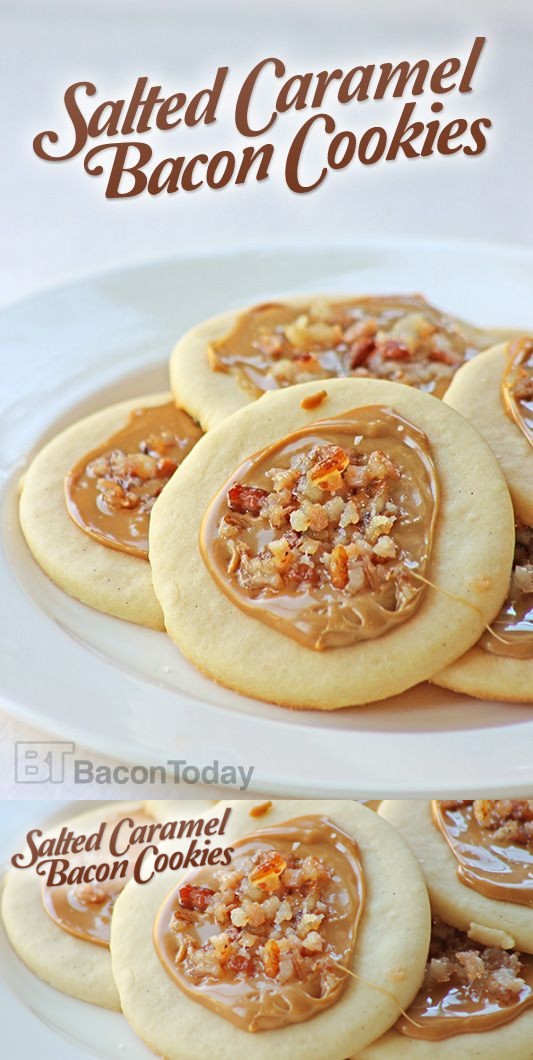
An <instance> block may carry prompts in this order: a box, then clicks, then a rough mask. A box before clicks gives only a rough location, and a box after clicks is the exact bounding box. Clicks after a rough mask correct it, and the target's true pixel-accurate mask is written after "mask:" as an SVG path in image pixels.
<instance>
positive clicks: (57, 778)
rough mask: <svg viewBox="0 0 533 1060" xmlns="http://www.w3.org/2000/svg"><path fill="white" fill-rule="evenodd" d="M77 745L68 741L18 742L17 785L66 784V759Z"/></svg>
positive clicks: (16, 759)
mask: <svg viewBox="0 0 533 1060" xmlns="http://www.w3.org/2000/svg"><path fill="white" fill-rule="evenodd" d="M75 750H76V745H75V744H73V743H69V742H68V741H66V740H17V741H16V743H15V783H16V784H64V783H65V758H66V756H67V755H72V754H74V751H75Z"/></svg>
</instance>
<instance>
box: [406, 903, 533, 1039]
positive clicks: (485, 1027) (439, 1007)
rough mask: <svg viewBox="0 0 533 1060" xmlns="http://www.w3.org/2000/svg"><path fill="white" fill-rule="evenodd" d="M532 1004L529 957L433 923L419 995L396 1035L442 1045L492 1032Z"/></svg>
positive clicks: (532, 976) (532, 978) (531, 960)
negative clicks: (460, 1036) (452, 1039)
mask: <svg viewBox="0 0 533 1060" xmlns="http://www.w3.org/2000/svg"><path fill="white" fill-rule="evenodd" d="M532 1004H533V957H530V956H528V955H524V954H520V953H517V952H516V951H513V952H508V951H506V950H502V949H499V948H498V947H496V946H490V947H489V946H482V945H480V944H479V943H477V942H472V940H471V939H470V938H469V937H468V936H467V935H465V934H464V932H462V931H457V930H456V929H455V928H452V927H450V926H449V925H447V924H443V923H441V922H439V921H434V924H433V931H432V937H431V946H430V952H429V960H428V963H427V966H426V975H425V979H424V983H423V986H422V989H421V990H420V992H419V994H418V996H417V997H416V998H415V1001H414V1002H413V1004H412V1005H411V1007H410V1008H409V1010H408V1012H407V1017H409V1018H406V1017H405V1016H402V1017H401V1018H400V1019H399V1020H398V1022H397V1023H396V1027H395V1029H396V1030H397V1031H398V1032H399V1033H400V1034H403V1035H405V1036H406V1037H408V1038H419V1039H420V1038H421V1039H423V1040H425V1041H441V1040H442V1039H443V1038H450V1037H452V1036H453V1035H455V1034H478V1033H480V1032H483V1031H490V1030H493V1028H495V1027H499V1026H501V1025H502V1024H504V1023H509V1022H510V1021H511V1020H513V1019H516V1017H517V1016H519V1015H520V1014H521V1013H522V1012H523V1011H524V1010H525V1009H526V1008H528V1007H529V1006H531V1005H532ZM411 1020H414V1021H415V1022H414V1023H413V1022H411Z"/></svg>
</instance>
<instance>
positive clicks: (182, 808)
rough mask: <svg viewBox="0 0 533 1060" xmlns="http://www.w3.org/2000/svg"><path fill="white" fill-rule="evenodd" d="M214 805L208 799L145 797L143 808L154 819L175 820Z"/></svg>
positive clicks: (214, 804)
mask: <svg viewBox="0 0 533 1060" xmlns="http://www.w3.org/2000/svg"><path fill="white" fill-rule="evenodd" d="M211 806H216V802H211V801H210V800H209V799H145V801H144V808H145V810H146V812H147V813H148V814H149V815H150V817H153V819H154V821H176V820H180V818H182V817H184V816H186V817H191V816H196V815H198V816H199V815H200V814H201V813H205V812H206V811H207V810H209V809H210V808H211Z"/></svg>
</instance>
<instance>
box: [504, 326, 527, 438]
mask: <svg viewBox="0 0 533 1060" xmlns="http://www.w3.org/2000/svg"><path fill="white" fill-rule="evenodd" d="M502 398H503V403H504V406H505V410H506V412H507V415H508V416H510V418H511V419H512V420H513V421H514V422H515V423H516V425H517V427H519V428H520V430H521V431H522V433H523V434H524V435H525V436H526V438H527V440H528V442H529V444H530V445H533V339H530V338H523V339H515V340H514V341H513V342H510V343H508V346H507V365H506V368H505V372H504V374H503V379H502Z"/></svg>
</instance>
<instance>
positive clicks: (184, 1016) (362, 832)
mask: <svg viewBox="0 0 533 1060" xmlns="http://www.w3.org/2000/svg"><path fill="white" fill-rule="evenodd" d="M259 803H260V800H256V801H255V802H249V801H238V802H233V803H231V805H232V807H233V812H232V815H231V818H230V821H229V825H228V828H227V831H226V840H227V842H228V843H231V841H232V840H233V841H235V840H236V839H238V838H241V837H242V836H244V835H246V834H249V833H251V832H255V831H258V830H261V831H262V830H263V829H264V828H267V827H268V826H270V825H276V824H282V823H283V822H285V821H288V820H291V819H292V818H295V817H299V816H302V815H305V816H307V815H309V814H320V815H326V816H328V817H329V818H331V820H332V821H333V822H334V823H335V824H336V825H337V826H338V827H339V828H342V829H343V830H344V831H346V832H348V833H349V834H350V835H352V836H353V837H354V838H355V839H356V841H357V843H358V845H359V848H360V852H361V858H362V865H363V869H364V872H365V876H366V881H367V888H368V893H367V900H366V906H365V910H364V913H363V917H362V920H361V924H360V927H359V932H358V935H357V940H356V950H355V958H354V963H353V970H354V972H355V973H356V974H358V975H359V976H362V977H364V978H365V979H367V980H369V981H370V982H371V983H377V984H378V985H379V986H382V987H385V989H386V990H387V991H389V992H390V993H391V994H392V995H393V997H392V998H390V997H388V996H387V995H385V994H383V993H382V992H380V991H379V990H375V989H373V988H372V987H371V986H368V985H365V983H363V982H360V981H356V980H352V979H351V980H350V981H349V983H348V986H347V987H346V989H345V991H344V993H343V994H342V996H341V997H340V999H339V1000H338V1002H337V1003H336V1004H335V1005H332V1006H331V1007H330V1008H328V1009H325V1010H324V1011H322V1012H321V1013H319V1014H318V1015H317V1016H315V1017H313V1018H311V1019H309V1020H307V1021H305V1022H303V1023H299V1024H293V1025H291V1026H287V1027H283V1028H279V1029H277V1030H274V1031H262V1032H258V1033H256V1034H250V1033H248V1032H246V1031H243V1030H241V1029H240V1028H238V1027H236V1026H234V1025H233V1024H232V1023H230V1022H229V1021H228V1020H226V1019H224V1018H223V1017H222V1016H219V1015H218V1014H216V1013H215V1012H212V1011H211V1010H209V1009H206V1008H205V1007H204V1006H203V1005H200V1004H197V1003H196V1002H194V1001H193V1000H192V999H191V998H190V997H188V996H187V995H186V994H184V993H182V991H180V989H179V987H178V986H176V984H175V983H173V982H172V980H171V979H170V977H169V976H168V974H167V973H166V972H165V970H164V968H163V966H162V964H161V962H160V960H159V958H158V956H157V954H156V952H155V949H154V945H153V941H152V929H153V923H154V920H155V917H156V915H157V913H158V911H159V908H160V906H161V904H162V903H163V901H164V900H165V898H166V896H167V894H168V893H169V891H170V890H171V889H173V887H175V886H176V884H177V883H178V882H179V878H180V874H179V873H174V874H170V875H169V874H165V875H164V876H159V877H154V879H153V880H152V881H151V882H150V883H147V884H144V885H142V886H139V885H136V884H128V886H127V888H126V889H125V891H124V892H123V894H122V895H121V896H120V898H119V900H118V902H117V905H116V907H115V912H114V916H113V928H112V938H111V952H112V959H113V972H114V975H115V980H116V983H117V986H118V988H119V992H120V996H121V1002H122V1008H123V1011H124V1014H125V1016H126V1018H127V1019H128V1020H129V1022H130V1023H131V1025H132V1027H133V1029H134V1030H135V1031H136V1032H137V1034H138V1035H139V1036H140V1037H141V1038H142V1039H143V1040H144V1041H145V1042H146V1043H147V1045H149V1047H150V1048H151V1049H153V1051H154V1052H155V1053H156V1054H157V1055H159V1056H164V1057H165V1058H166V1060H205V1058H206V1057H210V1056H213V1057H215V1056H216V1057H217V1060H247V1058H249V1057H251V1056H253V1058H254V1060H272V1057H275V1058H276V1060H295V1058H300V1057H305V1058H306V1060H346V1057H348V1056H352V1055H353V1054H354V1052H356V1051H357V1050H360V1049H363V1048H364V1047H365V1046H366V1045H367V1044H368V1043H369V1042H371V1041H373V1040H374V1038H376V1037H379V1036H380V1035H382V1034H384V1033H385V1031H386V1030H387V1029H388V1028H389V1027H390V1026H391V1025H392V1024H393V1023H394V1022H395V1020H396V1018H397V1016H398V1011H399V1006H401V1007H405V1006H406V1005H408V1004H410V1002H411V1001H412V999H413V997H414V996H415V994H416V993H417V990H418V988H419V986H420V983H421V980H422V975H423V970H424V966H425V961H426V957H427V950H428V945H429V932H430V914H429V903H428V899H427V892H426V889H425V885H424V881H423V878H422V875H421V873H420V870H419V867H418V865H417V863H416V861H415V859H414V858H413V856H412V854H411V852H410V850H409V849H408V847H407V846H406V844H405V843H404V842H403V841H402V840H401V838H400V837H399V836H398V835H397V834H396V833H395V832H394V830H393V829H390V828H389V827H388V826H385V822H383V821H381V820H380V819H379V817H377V815H376V814H375V813H372V811H370V810H367V809H366V808H365V807H363V806H360V805H358V804H357V803H352V802H349V801H347V800H345V801H340V802H339V801H336V802H328V801H311V800H307V801H300V800H292V799H291V800H276V801H274V803H273V805H272V807H271V808H270V810H269V812H268V813H267V814H265V815H264V816H262V817H259V818H257V819H254V818H253V817H251V816H250V808H251V807H252V806H254V805H258V804H259ZM226 805H227V804H223V803H221V804H220V805H219V806H217V808H216V814H217V815H218V814H220V813H222V812H223V810H224V808H225V806H226ZM209 816H212V815H211V814H209ZM394 998H395V999H396V1001H395V1000H394Z"/></svg>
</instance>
